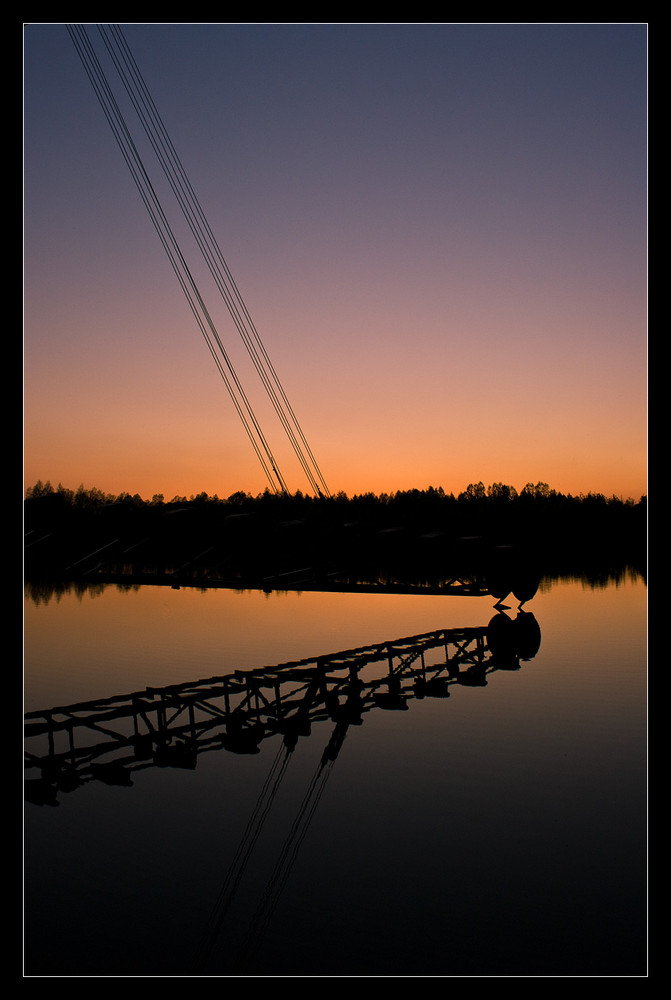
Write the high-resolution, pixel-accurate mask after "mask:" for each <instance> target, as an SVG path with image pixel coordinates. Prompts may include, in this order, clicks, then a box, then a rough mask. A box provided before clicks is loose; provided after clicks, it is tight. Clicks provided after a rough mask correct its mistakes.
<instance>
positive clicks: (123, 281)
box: [24, 25, 647, 500]
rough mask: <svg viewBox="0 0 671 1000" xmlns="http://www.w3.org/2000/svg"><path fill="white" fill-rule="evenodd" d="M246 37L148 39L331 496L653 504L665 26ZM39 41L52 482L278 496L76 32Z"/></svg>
mask: <svg viewBox="0 0 671 1000" xmlns="http://www.w3.org/2000/svg"><path fill="white" fill-rule="evenodd" d="M229 27H230V26H226V25H213V26H209V27H208V30H207V32H206V33H203V32H202V31H199V30H197V26H192V25H177V26H161V25H144V26H143V25H128V26H127V28H125V29H124V30H126V31H127V35H128V40H129V44H130V46H131V49H132V50H133V51H134V55H135V56H136V58H137V60H138V62H139V64H140V65H141V67H142V68H143V70H144V71H145V72H146V74H147V78H148V80H149V85H150V88H151V89H152V96H153V97H154V99H155V100H156V103H157V105H158V107H159V108H160V109H165V111H164V114H165V113H167V114H168V117H169V122H170V126H169V127H170V130H171V138H172V139H173V140H174V142H175V145H176V147H177V149H178V150H179V152H180V156H181V157H182V158H183V159H184V160H185V161H186V162H187V165H188V170H189V175H190V179H191V180H192V182H193V184H194V187H195V188H196V190H197V191H198V196H199V199H200V201H201V202H202V204H203V205H205V206H206V210H207V212H208V221H209V222H210V224H211V226H212V229H213V231H214V232H215V233H216V234H217V238H218V239H219V240H221V243H222V246H223V248H224V252H225V253H226V256H227V260H229V262H230V265H231V270H232V272H233V274H234V276H235V280H236V282H237V283H238V286H239V288H240V289H241V292H242V294H243V296H244V299H245V303H246V304H247V306H248V307H249V310H250V313H251V316H252V317H253V321H254V324H255V326H256V328H257V329H258V331H259V333H260V335H261V338H262V339H263V342H264V345H265V347H266V348H267V350H268V353H269V356H270V358H271V360H272V362H273V365H274V366H275V368H276V370H277V372H278V373H279V375H280V377H281V379H282V383H283V385H284V387H285V389H286V392H287V396H288V398H289V400H290V403H291V405H292V407H293V409H294V411H295V413H296V414H297V416H298V418H299V420H300V422H301V426H302V428H303V429H304V431H305V434H306V437H307V440H308V442H309V445H310V447H311V449H312V451H313V453H314V455H315V457H316V459H317V461H318V463H319V466H320V468H321V471H322V473H323V475H324V478H325V480H326V482H327V484H328V487H329V489H330V491H331V492H332V493H337V492H339V491H344V492H345V493H346V494H348V495H349V496H352V495H354V494H360V493H365V492H373V493H377V494H379V493H393V492H396V491H398V490H406V489H426V488H427V487H429V486H435V487H442V488H443V489H444V490H445V491H446V492H447V493H455V495H456V494H458V493H459V492H461V491H462V490H464V489H465V488H466V486H467V485H468V484H469V483H477V482H479V481H482V482H483V483H484V484H485V485H486V486H487V485H489V484H490V483H494V482H504V483H507V484H509V485H512V486H514V487H515V488H516V489H518V490H520V489H522V487H523V486H524V485H525V484H526V483H528V482H533V483H536V482H546V483H548V485H549V486H550V487H551V488H553V489H556V490H558V491H560V492H562V493H565V494H567V493H571V494H573V495H578V494H580V493H588V492H593V493H602V494H604V495H606V496H611V495H615V496H621V497H622V498H624V499H627V498H632V499H634V500H637V499H638V498H639V497H640V496H642V495H643V494H645V493H646V492H647V464H646V459H647V446H646V434H647V416H646V391H647V372H646V362H647V358H646V350H647V318H646V273H645V272H646V252H645V243H646V124H645V123H646V74H645V69H646V67H645V59H646V55H645V41H646V40H645V31H641V30H639V29H638V27H637V26H631V27H629V28H628V27H627V26H624V27H619V28H618V26H615V27H613V26H607V25H597V26H590V30H587V29H585V27H584V26H559V27H558V28H554V29H553V28H552V27H551V26H538V27H535V26H521V28H519V29H515V28H514V27H513V28H510V29H497V28H496V27H494V28H490V29H489V30H486V29H485V28H483V26H477V25H476V26H471V27H468V26H450V25H436V26H431V28H432V30H431V31H423V30H421V28H422V26H397V27H398V30H395V28H394V26H376V25H373V26H370V30H366V29H365V28H364V26H359V25H354V26H350V28H348V29H347V31H344V32H341V31H339V30H335V29H333V28H331V27H329V26H325V25H317V26H284V28H285V29H286V30H284V31H283V33H282V45H279V44H278V41H277V40H276V39H277V35H275V34H274V32H273V30H272V29H268V30H265V31H263V32H259V30H258V26H255V25H250V26H238V28H237V30H236V32H235V44H233V42H232V39H231V33H230V31H229V30H228V28H229ZM25 42H26V56H25V58H26V68H25V79H26V100H25V130H26V145H25V206H26V208H25V283H24V290H25V294H24V373H25V376H24V483H25V486H32V485H33V484H34V483H35V482H37V481H38V480H41V481H43V482H45V481H46V480H49V481H50V482H51V483H52V484H53V485H54V487H55V486H57V485H58V483H62V485H63V486H65V487H66V488H69V489H77V487H78V486H79V485H80V484H83V485H84V486H85V487H86V488H92V487H96V488H98V489H101V490H103V491H104V492H106V493H111V494H114V495H118V494H119V493H122V492H128V493H131V494H135V493H138V494H140V496H141V497H143V499H151V497H152V496H154V495H155V494H163V496H164V497H165V499H166V500H169V499H172V497H173V496H186V497H189V496H191V495H195V494H198V493H201V492H205V493H207V494H209V495H215V494H216V495H217V496H219V497H227V496H229V495H231V494H232V493H234V492H237V491H239V490H242V491H244V492H247V493H250V494H252V495H256V494H258V493H261V492H262V491H263V490H264V489H265V488H266V487H267V486H268V485H269V484H268V480H267V479H266V478H265V476H264V474H263V471H262V469H261V467H260V465H259V462H258V460H257V458H256V456H255V455H254V453H253V450H252V448H251V445H250V443H249V441H248V440H247V438H246V436H245V433H244V431H243V429H242V427H241V425H240V422H239V420H238V417H237V415H236V413H235V411H234V408H233V406H232V404H231V401H230V399H229V398H228V395H227V393H226V390H225V388H224V386H223V384H222V381H221V379H220V377H219V374H218V373H217V371H216V369H215V366H214V364H213V362H212V358H211V357H210V355H209V353H208V351H207V348H206V346H205V345H204V343H203V339H202V336H201V334H200V331H199V330H198V328H197V325H196V323H195V322H194V318H193V315H192V314H191V313H190V311H189V308H188V306H187V304H186V302H185V300H184V297H183V295H182V293H181V290H180V288H179V287H178V284H177V282H176V281H175V278H174V275H173V274H172V272H171V269H170V266H169V264H168V262H167V260H166V258H165V255H164V253H163V250H162V248H161V247H160V245H159V241H158V240H157V239H156V234H155V233H154V232H153V231H152V227H151V224H150V222H149V220H148V218H147V216H146V214H145V213H144V210H143V208H142V205H141V204H140V202H139V199H138V197H137V192H136V191H135V190H134V189H133V184H132V182H131V181H130V179H129V177H128V176H127V172H125V167H124V164H123V163H122V162H121V157H120V155H119V151H118V150H117V149H116V148H115V146H114V143H113V140H112V138H111V136H110V134H109V129H108V126H107V124H106V122H105V121H104V120H103V116H102V115H101V114H100V109H99V107H97V106H96V103H95V100H94V98H93V95H92V93H91V92H90V87H89V84H88V81H87V80H86V79H85V76H84V74H83V72H82V68H81V66H80V65H78V63H77V59H76V57H75V55H74V52H73V51H72V49H71V46H70V43H69V40H68V38H67V32H66V29H65V26H63V25H30V26H27V28H26V32H25ZM258 46H261V47H262V48H263V47H267V53H266V54H267V56H268V58H267V59H265V60H260V59H259V58H258ZM264 51H265V49H264ZM252 54H253V56H254V57H253V58H252ZM271 57H272V58H271ZM194 65H198V66H199V67H200V68H201V69H202V72H203V74H207V79H208V80H209V81H210V90H209V91H207V92H205V91H204V90H203V88H202V87H201V84H199V82H198V80H199V79H200V78H199V77H198V76H197V75H194V73H193V66H194ZM250 65H254V66H255V67H257V69H256V72H255V75H254V77H252V76H250V75H249V66H250ZM511 66H514V67H515V71H514V72H512V73H511V70H510V67H511ZM334 67H337V72H336V71H334ZM56 84H58V85H56ZM231 90H232V91H234V92H235V93H236V96H237V101H238V102H239V104H238V103H236V105H235V106H234V107H232V106H229V105H228V103H227V102H226V101H221V100H220V99H219V96H218V95H220V94H221V93H228V92H229V91H231ZM455 95H459V98H458V99H457V97H456V96H455ZM73 122H76V124H77V127H76V129H75V128H73ZM243 123H244V124H243ZM229 254H230V255H231V256H230V257H229V256H228V255H229ZM196 266H197V265H194V274H196V280H197V281H198V282H199V283H200V281H201V272H200V271H197V270H196V269H195V268H196ZM203 287H205V288H206V289H207V284H205V283H204V284H203ZM205 299H206V302H207V306H208V309H209V310H211V312H212V315H213V318H214V321H215V323H216V325H217V328H218V330H219V331H220V333H221V336H222V340H223V341H224V343H225V345H226V349H227V351H229V352H230V355H231V357H232V359H233V363H234V365H235V366H236V370H237V371H238V372H239V373H240V377H241V381H242V383H243V385H244V387H245V390H246V391H247V393H248V394H249V396H250V399H251V400H252V405H253V406H254V407H255V409H256V410H257V412H258V415H259V418H260V423H261V426H262V427H263V430H264V432H265V433H266V435H267V438H268V440H269V442H270V445H271V447H272V449H273V451H274V454H275V457H276V459H277V463H278V465H279V467H280V469H281V470H282V473H283V475H284V477H285V479H286V481H287V485H288V487H289V490H290V492H295V491H296V490H301V491H303V492H310V486H309V483H308V482H307V480H306V479H305V477H304V476H303V474H302V472H301V470H300V467H299V465H298V463H297V461H296V458H295V456H294V455H293V453H292V451H291V448H290V447H289V445H288V444H287V443H286V439H284V440H283V437H282V435H281V433H280V431H279V429H277V428H278V424H277V422H276V418H275V416H274V414H272V412H271V411H270V407H269V405H268V403H267V401H266V400H265V397H264V394H263V392H262V390H261V389H260V386H259V383H258V380H257V377H256V374H255V373H254V372H253V371H252V370H251V365H250V363H249V359H248V358H247V357H246V355H245V352H244V350H243V349H242V347H241V345H240V343H239V340H238V338H237V332H236V331H235V329H234V327H233V324H232V322H231V320H230V317H229V316H228V313H227V311H226V309H225V307H224V306H223V305H222V304H221V303H220V302H219V301H218V300H217V301H215V300H213V299H210V297H209V296H208V294H207V292H206V293H205ZM271 418H272V419H271Z"/></svg>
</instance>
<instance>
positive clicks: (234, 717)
mask: <svg viewBox="0 0 671 1000" xmlns="http://www.w3.org/2000/svg"><path fill="white" fill-rule="evenodd" d="M539 645H540V630H539V627H538V624H537V622H536V619H535V617H534V616H533V614H531V613H529V612H523V611H519V612H518V614H517V617H516V618H515V619H511V618H509V617H508V616H507V615H505V614H504V613H502V612H499V613H497V614H496V615H495V616H494V617H493V618H492V620H491V621H490V623H489V625H487V626H483V627H473V628H453V629H441V630H438V631H435V632H427V633H424V634H421V635H414V636H410V637H408V638H402V639H396V640H393V641H388V642H382V643H378V644H372V645H369V646H361V647H358V648H356V649H349V650H344V651H341V652H337V653H332V654H329V655H325V656H319V657H316V658H308V659H302V660H296V661H293V662H288V663H282V664H278V665H276V666H271V667H262V668H259V669H252V670H244V671H243V670H236V671H234V672H232V673H230V674H228V675H226V676H221V677H210V678H207V679H203V680H197V681H192V682H187V683H182V684H173V685H169V686H167V687H163V688H151V687H149V688H146V689H145V690H144V691H137V692H134V693H132V694H127V695H119V696H115V697H110V698H101V699H97V700H92V701H87V702H81V703H79V704H74V705H69V706H65V707H58V708H52V709H48V710H43V711H42V710H40V711H31V712H28V713H27V714H26V715H25V768H26V798H27V799H28V800H29V801H32V802H35V803H37V804H56V802H57V797H58V794H59V793H60V792H67V791H72V790H74V789H75V788H78V787H80V786H81V785H83V784H85V783H87V782H89V781H92V780H100V781H103V782H105V783H107V784H116V785H131V784H132V783H133V779H132V776H133V773H134V772H136V771H138V770H141V769H146V768H150V767H179V768H189V769H193V768H195V767H196V763H197V759H198V756H199V754H201V753H205V752H208V751H216V750H221V749H225V750H228V751H229V752H232V753H237V754H250V753H258V752H259V750H260V745H261V743H262V742H263V741H264V740H267V739H269V738H271V737H274V736H277V735H281V736H282V740H283V743H284V746H285V748H287V751H288V752H291V750H293V748H294V747H295V746H296V743H297V741H298V739H299V738H300V737H304V736H308V735H309V734H310V732H311V727H312V725H313V724H314V723H318V722H323V721H330V722H332V723H334V724H335V728H334V730H333V734H332V736H331V739H330V742H329V743H328V746H327V747H326V749H325V751H324V755H323V758H322V763H323V764H324V763H325V762H326V761H328V760H331V761H332V760H335V757H336V756H337V753H338V751H339V749H340V746H341V745H342V741H343V739H344V738H345V734H346V733H347V730H348V728H349V726H350V725H361V724H362V722H363V718H364V716H365V714H366V713H367V712H370V711H372V710H374V709H380V710H407V709H408V708H409V705H410V703H411V701H412V700H413V699H421V698H426V697H438V698H446V697H448V696H449V694H450V690H451V688H453V687H454V686H455V685H468V686H480V685H485V684H486V683H487V675H488V674H489V673H491V672H492V671H494V670H499V669H508V670H510V669H518V668H519V666H520V661H521V660H528V659H531V658H532V657H533V656H534V655H535V653H536V652H537V650H538V647H539Z"/></svg>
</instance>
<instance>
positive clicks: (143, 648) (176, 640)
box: [25, 580, 646, 717]
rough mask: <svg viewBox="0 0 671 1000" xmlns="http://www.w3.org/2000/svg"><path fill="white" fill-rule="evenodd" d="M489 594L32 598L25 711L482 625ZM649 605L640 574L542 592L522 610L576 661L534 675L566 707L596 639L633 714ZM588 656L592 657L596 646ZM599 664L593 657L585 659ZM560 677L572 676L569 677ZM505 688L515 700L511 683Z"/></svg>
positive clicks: (544, 645)
mask: <svg viewBox="0 0 671 1000" xmlns="http://www.w3.org/2000/svg"><path fill="white" fill-rule="evenodd" d="M506 603H507V604H508V605H509V607H510V610H509V612H508V614H509V616H510V617H513V618H514V617H515V615H516V613H517V609H516V603H517V602H516V601H513V600H512V598H511V600H510V601H508V602H506ZM492 604H493V598H491V597H457V596H450V597H439V596H421V597H420V596H416V595H392V594H378V595H376V594H321V593H303V594H300V593H291V592H290V593H279V592H273V593H271V594H263V593H261V592H259V591H245V592H235V591H231V590H207V591H204V592H203V591H200V590H195V589H190V588H182V589H180V590H173V589H171V588H169V587H141V588H139V589H136V590H130V591H128V592H125V593H124V592H120V591H119V590H117V589H116V588H115V587H106V588H105V589H104V591H103V592H102V594H98V595H97V596H94V595H93V593H92V592H85V593H84V594H83V596H82V597H77V596H76V595H75V594H74V593H73V592H70V593H68V594H66V595H65V596H63V597H62V598H61V599H60V600H56V599H52V600H51V601H50V602H49V603H48V604H42V605H40V606H39V607H35V606H34V605H33V603H32V601H31V600H30V599H29V598H27V599H26V606H25V615H26V642H25V681H26V692H25V698H26V711H28V710H30V709H39V708H45V707H46V706H48V705H65V704H70V703H72V702H76V701H84V700H87V699H91V698H98V697H108V696H111V695H121V694H128V693H130V692H132V691H138V690H142V689H143V688H144V687H146V686H156V687H161V686H165V685H168V684H179V683H185V682H189V681H196V680H198V679H202V678H207V677H213V676H219V675H225V674H228V673H231V672H233V671H234V670H238V669H243V670H247V669H253V668H258V667H263V666H272V665H275V664H277V663H282V662H288V661H290V660H295V659H301V658H309V657H315V656H319V655H321V654H327V653H335V652H338V651H340V650H343V649H351V648H353V647H356V646H363V645H367V644H369V643H381V642H387V641H389V640H392V639H399V638H403V637H406V636H411V635H417V634H420V633H423V632H431V631H434V630H436V629H441V628H466V627H482V626H485V625H487V624H488V622H489V621H490V619H491V617H492V616H493V615H494V614H495V610H494V608H493V606H492ZM645 608H646V589H645V585H644V584H643V583H642V582H641V581H632V580H626V581H624V583H623V584H622V585H621V586H618V588H617V589H616V588H614V587H610V588H608V589H606V588H604V589H601V590H599V589H595V590H589V591H588V592H587V593H586V591H585V589H584V588H583V586H582V585H581V583H580V582H562V583H559V584H553V585H552V587H551V588H543V589H541V590H539V591H538V592H537V593H536V594H535V596H534V597H533V598H532V600H531V601H529V602H528V604H527V605H525V610H526V611H529V612H531V613H532V614H534V615H535V617H536V618H537V620H538V623H539V625H540V628H541V632H542V642H541V651H542V654H543V656H544V657H547V656H548V655H549V656H550V657H553V656H554V655H556V651H557V650H563V649H564V643H565V637H566V635H571V637H572V640H571V641H572V643H573V647H572V648H573V651H574V653H575V657H574V658H573V660H572V661H571V662H567V661H566V658H565V657H563V654H562V659H561V664H560V666H561V670H560V672H559V674H557V673H556V672H554V673H553V672H552V671H549V672H548V671H541V672H540V674H539V673H538V672H537V671H534V673H535V674H536V676H537V677H538V678H539V683H540V684H541V685H542V686H545V685H547V684H548V683H550V684H552V685H553V688H554V689H555V690H554V693H553V697H556V698H558V699H565V700H566V704H567V709H569V711H570V713H571V714H573V713H574V712H575V704H574V699H575V684H584V683H586V681H585V669H584V668H585V664H584V659H583V657H582V655H581V654H583V653H584V652H585V651H586V650H588V651H590V652H589V655H590V656H592V652H593V651H594V648H595V646H594V644H595V642H596V648H597V650H599V649H600V650H601V653H602V654H603V659H602V663H603V670H602V671H601V670H599V671H597V673H596V676H595V677H594V678H593V683H594V684H598V685H601V686H603V685H604V682H605V681H610V680H611V679H613V678H615V679H616V681H617V683H616V684H615V685H614V687H613V685H608V684H607V685H606V686H607V687H609V688H610V689H611V690H610V693H609V695H608V697H609V698H610V699H611V701H612V700H613V699H615V698H617V699H618V700H619V701H620V702H621V703H622V705H623V706H625V708H626V710H625V713H624V714H625V715H626V716H627V717H628V716H629V715H630V713H631V711H632V704H633V702H632V694H633V692H632V685H633V686H634V688H635V690H636V691H638V690H640V670H644V669H645V662H646V660H645ZM597 622H598V627H597ZM595 628H597V633H596V634H597V636H598V638H596V639H595V633H594V630H595ZM614 635H616V636H617V637H618V642H617V646H618V651H619V654H620V655H619V659H618V657H616V658H615V661H614V660H613V657H612V656H611V655H610V653H609V650H610V648H611V642H612V637H613V636H614ZM594 656H595V659H594V662H599V653H598V652H597V653H596V654H594ZM594 662H593V661H592V660H590V663H592V666H594ZM614 662H615V665H614ZM614 670H616V671H617V674H616V675H615V674H613V671H614ZM548 673H549V675H550V679H548ZM544 677H545V679H543V678H544ZM567 680H569V681H570V680H573V681H574V682H575V683H573V684H572V683H568V685H567ZM514 690H518V689H517V688H515V689H514ZM511 694H512V695H513V700H514V697H515V696H514V691H513V692H511ZM518 694H519V692H518ZM546 697H547V690H546ZM569 706H570V708H569Z"/></svg>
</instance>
